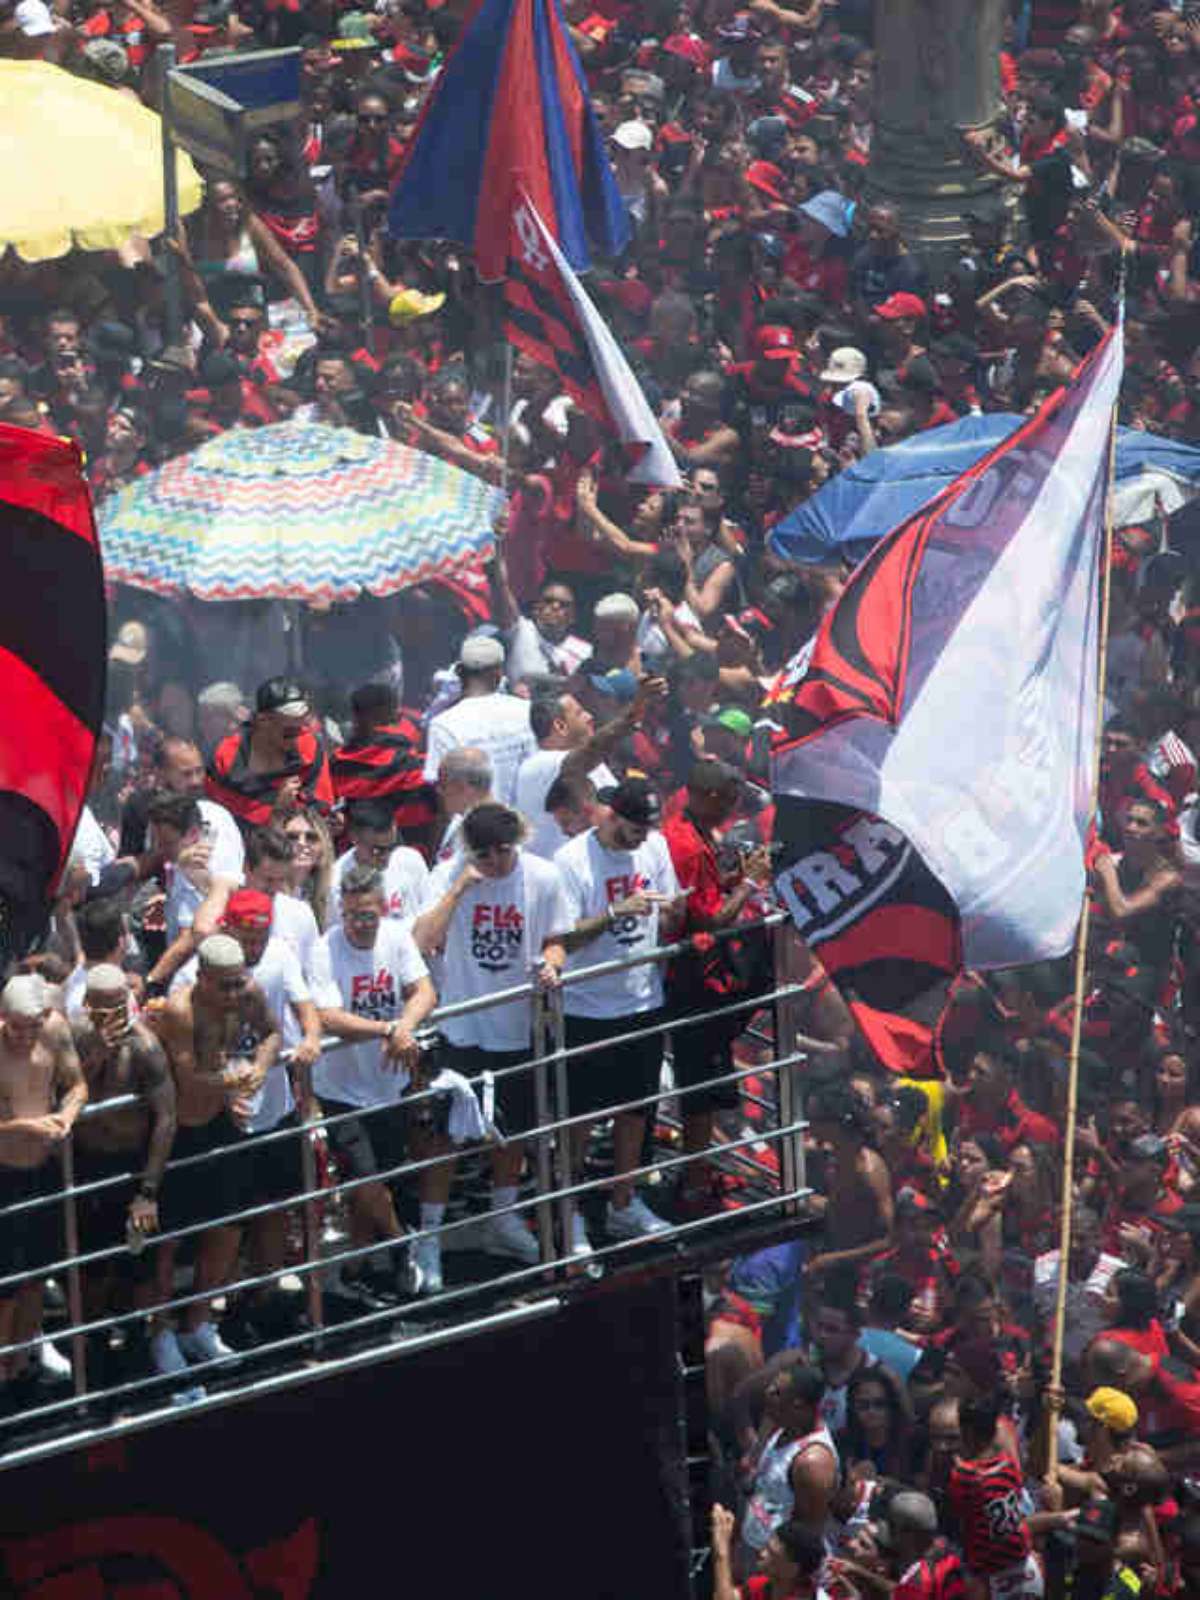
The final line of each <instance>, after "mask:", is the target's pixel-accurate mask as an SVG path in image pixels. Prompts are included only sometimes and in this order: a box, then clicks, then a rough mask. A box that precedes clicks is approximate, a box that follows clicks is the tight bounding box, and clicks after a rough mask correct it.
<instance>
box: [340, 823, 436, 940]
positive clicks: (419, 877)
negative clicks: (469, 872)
mask: <svg viewBox="0 0 1200 1600" xmlns="http://www.w3.org/2000/svg"><path fill="white" fill-rule="evenodd" d="M346 827H347V832H348V833H349V835H350V848H349V850H347V851H345V852H344V853H343V854H342V855H340V856H339V857H338V858H337V860H336V861H335V862H334V865H333V881H332V882H331V883H330V885H329V921H330V922H331V923H332V922H335V921H336V920H337V918H338V917H339V916H340V915H341V902H342V884H343V882H344V881H345V879H346V876H347V874H348V873H349V872H351V871H352V870H353V869H354V868H355V867H367V868H370V869H371V870H373V871H375V872H378V873H379V874H380V876H381V878H382V880H383V895H384V902H385V904H386V907H387V915H388V916H389V917H399V918H401V919H402V920H405V921H409V922H411V921H412V919H413V917H415V916H416V914H417V912H418V911H419V910H420V909H421V902H422V899H423V897H424V894H425V882H426V879H427V878H428V877H429V869H428V868H427V867H426V865H425V862H424V860H423V859H422V857H421V854H420V852H419V851H417V850H413V849H411V848H410V847H409V846H408V845H405V844H401V842H400V835H399V833H398V832H397V829H396V823H395V817H394V813H393V810H392V807H391V805H390V804H389V803H388V802H387V801H386V800H352V801H351V802H350V804H349V805H348V806H347V808H346Z"/></svg>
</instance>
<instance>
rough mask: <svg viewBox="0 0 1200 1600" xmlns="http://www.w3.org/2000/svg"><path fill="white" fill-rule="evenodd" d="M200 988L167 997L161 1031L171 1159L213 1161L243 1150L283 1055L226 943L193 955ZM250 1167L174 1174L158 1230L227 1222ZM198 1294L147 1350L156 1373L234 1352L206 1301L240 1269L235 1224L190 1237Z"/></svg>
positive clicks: (163, 1273) (161, 1266)
mask: <svg viewBox="0 0 1200 1600" xmlns="http://www.w3.org/2000/svg"><path fill="white" fill-rule="evenodd" d="M198 954H199V964H198V966H197V969H196V981H195V982H194V983H189V984H185V985H183V986H182V987H181V988H178V989H176V990H175V991H174V993H172V994H171V995H170V997H169V998H168V1000H167V1002H166V1005H165V1007H164V1008H163V1010H162V1012H161V1014H160V1017H159V1021H158V1035H159V1039H160V1041H161V1043H162V1046H163V1049H164V1050H165V1051H166V1053H167V1060H168V1062H169V1063H170V1067H171V1073H172V1076H173V1077H174V1080H175V1095H176V1109H177V1117H178V1131H177V1133H176V1136H175V1148H174V1156H175V1158H176V1160H181V1159H183V1158H184V1157H188V1156H200V1155H211V1154H212V1153H213V1152H214V1151H220V1150H224V1149H229V1148H230V1147H235V1148H242V1147H243V1142H244V1140H245V1138H246V1134H247V1131H248V1127H249V1123H250V1121H251V1119H252V1117H253V1112H254V1107H255V1104H256V1101H257V1097H258V1095H259V1093H260V1091H261V1090H262V1088H263V1086H264V1085H265V1084H266V1082H267V1078H268V1075H269V1074H270V1071H271V1068H272V1067H273V1066H274V1065H275V1060H276V1057H277V1056H278V1054H279V1049H280V1043H281V1035H280V1030H279V1026H278V1024H277V1023H276V1021H275V1019H274V1018H273V1017H272V1016H271V1012H270V1009H269V1007H268V1005H267V1002H266V998H265V997H264V995H263V992H262V990H261V989H260V988H259V987H258V986H257V984H255V983H252V982H251V981H250V976H249V973H248V972H247V969H246V957H245V954H244V953H243V951H242V947H241V945H240V944H238V942H237V941H236V940H235V939H232V938H230V936H229V935H228V934H225V933H217V934H212V935H210V936H209V937H208V938H207V939H205V940H204V942H203V943H202V944H201V946H200V949H199V952H198ZM251 1177H252V1172H251V1163H250V1162H248V1161H246V1160H244V1159H242V1158H241V1157H240V1156H224V1155H219V1156H216V1157H215V1158H214V1159H213V1160H210V1161H204V1162H200V1163H197V1164H195V1165H190V1166H185V1167H182V1168H178V1169H173V1170H172V1171H170V1172H169V1173H168V1175H167V1181H166V1184H165V1185H164V1190H163V1225H164V1227H165V1228H166V1229H168V1230H171V1231H173V1230H175V1229H180V1228H195V1227H196V1226H197V1225H199V1224H202V1223H206V1222H212V1221H214V1220H215V1219H216V1218H218V1217H223V1216H232V1215H234V1214H235V1213H237V1212H240V1211H242V1210H244V1209H245V1208H246V1207H247V1206H249V1205H251V1204H253V1203H254V1201H255V1198H256V1196H255V1193H254V1188H253V1185H252V1183H251ZM194 1237H195V1239H196V1269H195V1283H194V1288H195V1291H196V1293H197V1294H200V1295H202V1296H205V1298H202V1299H199V1300H196V1301H193V1302H192V1304H191V1305H188V1306H186V1307H185V1308H184V1309H183V1310H182V1312H181V1314H180V1323H181V1328H180V1331H179V1333H178V1335H176V1333H175V1332H174V1331H173V1330H172V1329H171V1328H170V1326H169V1325H166V1324H164V1325H162V1326H160V1327H159V1329H158V1331H157V1332H156V1333H155V1335H154V1337H153V1338H152V1340H151V1345H150V1348H151V1354H152V1356H153V1359H154V1365H155V1367H156V1368H157V1369H158V1371H159V1372H166V1373H170V1372H182V1371H183V1370H184V1369H185V1367H186V1366H187V1363H188V1362H189V1361H195V1362H203V1361H213V1360H217V1359H219V1358H221V1357H225V1356H229V1355H231V1354H232V1353H233V1352H232V1351H231V1350H230V1348H229V1346H228V1345H227V1344H226V1343H225V1341H224V1340H223V1339H222V1338H221V1335H220V1334H219V1333H218V1331H217V1328H216V1325H215V1323H214V1322H213V1320H212V1310H211V1299H210V1298H209V1297H211V1296H212V1295H213V1294H215V1293H216V1292H217V1291H218V1290H219V1289H220V1287H221V1285H222V1284H225V1283H228V1282H229V1280H230V1278H231V1277H232V1276H233V1273H234V1271H235V1270H236V1267H237V1259H238V1250H239V1247H240V1245H241V1238H242V1225H241V1223H240V1222H231V1223H226V1224H223V1225H221V1226H217V1227H209V1228H207V1229H205V1230H204V1231H202V1232H200V1233H198V1234H196V1235H194ZM175 1252H176V1244H175V1242H174V1241H173V1240H172V1241H170V1242H168V1243H166V1244H164V1245H163V1246H162V1247H161V1249H160V1251H159V1257H158V1264H157V1270H158V1291H159V1298H160V1300H163V1301H168V1300H171V1299H172V1298H173V1295H174V1268H175Z"/></svg>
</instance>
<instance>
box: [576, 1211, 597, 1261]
mask: <svg viewBox="0 0 1200 1600" xmlns="http://www.w3.org/2000/svg"><path fill="white" fill-rule="evenodd" d="M593 1253H594V1252H593V1250H592V1241H591V1240H590V1239H589V1238H588V1236H587V1227H586V1226H585V1224H584V1220H583V1214H582V1212H579V1211H575V1210H572V1212H571V1254H572V1255H573V1256H590V1255H592V1254H593Z"/></svg>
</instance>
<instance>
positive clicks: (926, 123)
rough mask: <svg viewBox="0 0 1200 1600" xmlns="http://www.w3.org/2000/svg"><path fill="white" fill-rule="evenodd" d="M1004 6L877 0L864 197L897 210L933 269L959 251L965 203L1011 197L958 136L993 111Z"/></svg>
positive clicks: (997, 101) (988, 120)
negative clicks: (872, 115) (872, 125)
mask: <svg viewBox="0 0 1200 1600" xmlns="http://www.w3.org/2000/svg"><path fill="white" fill-rule="evenodd" d="M1005 10H1006V6H1005V0H875V58H876V82H875V105H876V112H875V132H874V137H873V140H872V146H871V164H870V168H869V170H868V176H867V198H868V200H889V201H891V202H892V203H893V204H894V205H895V206H896V207H897V208H898V209H899V211H900V215H901V218H902V220H903V230H904V239H905V242H906V243H907V244H908V246H909V248H910V249H912V250H916V251H919V252H920V253H921V254H922V255H923V256H924V257H925V259H926V260H927V262H928V263H929V267H930V270H931V272H933V273H934V274H935V275H936V274H937V273H938V272H939V271H941V270H944V268H945V267H946V266H947V265H949V264H950V262H952V261H953V260H954V259H955V258H956V256H957V255H958V254H960V253H961V247H962V245H963V244H964V243H965V241H966V239H967V224H966V221H965V217H964V213H965V212H966V211H968V210H971V209H972V208H973V207H975V206H978V205H985V206H997V205H1004V206H1005V207H1006V208H1007V207H1011V206H1012V205H1013V203H1014V200H1015V195H1014V194H1013V193H1012V187H1013V186H1012V185H1006V184H1004V183H1003V182H1002V181H1001V180H1000V179H998V178H996V177H994V176H993V175H992V174H991V173H988V172H984V171H983V170H982V169H981V168H980V167H979V166H977V165H976V163H975V162H974V161H973V160H972V158H971V156H970V153H969V151H967V150H966V149H965V148H964V146H963V142H962V137H961V130H962V129H963V128H988V127H991V126H992V125H993V124H994V123H995V121H996V119H997V117H998V116H999V114H1000V111H1001V94H1000V64H999V51H1000V42H1001V28H1002V25H1003V21H1004V15H1005Z"/></svg>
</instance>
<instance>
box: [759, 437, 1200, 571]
mask: <svg viewBox="0 0 1200 1600" xmlns="http://www.w3.org/2000/svg"><path fill="white" fill-rule="evenodd" d="M1024 421H1026V418H1024V417H1020V416H1016V415H1014V414H1013V413H1011V412H1006V411H994V412H990V413H989V414H987V415H986V416H981V417H961V418H960V419H959V420H958V421H957V422H950V423H947V424H946V426H945V427H943V428H930V429H929V430H928V432H926V433H918V434H915V435H914V436H913V437H912V438H911V439H905V440H904V441H903V442H902V443H900V444H894V445H889V446H887V448H886V449H883V450H873V451H872V452H871V454H870V455H869V456H864V458H863V459H862V460H861V461H856V462H855V463H854V464H853V466H849V467H847V468H846V469H845V471H844V472H839V473H838V475H837V477H836V478H831V479H830V480H829V482H828V483H827V484H825V485H824V487H823V488H821V489H818V491H817V493H816V494H814V495H813V496H812V497H811V498H810V499H808V500H805V501H803V503H802V504H800V505H798V506H797V507H796V508H795V510H793V511H790V512H789V513H788V514H787V516H786V517H784V518H783V520H782V521H781V522H780V523H779V524H778V525H777V526H776V527H775V528H774V529H773V530H772V533H771V547H772V549H773V550H774V551H775V553H776V555H779V556H783V557H784V558H785V559H786V560H788V561H797V562H800V563H804V564H811V563H815V562H821V561H836V560H847V561H851V562H857V561H861V560H862V558H863V556H865V555H866V553H867V551H868V550H870V549H871V547H872V545H874V544H875V542H876V541H877V540H878V539H880V538H882V537H883V535H884V534H885V533H888V532H890V531H891V529H892V528H894V527H896V526H897V525H898V524H899V523H901V522H903V521H904V519H905V518H906V517H909V516H911V515H912V513H913V512H914V511H918V510H920V508H921V507H922V506H923V505H926V504H927V503H928V502H929V501H930V500H932V499H933V498H934V496H935V495H938V494H940V493H941V491H942V490H943V489H945V488H946V487H947V485H948V484H951V483H953V481H954V479H955V478H957V477H958V476H959V475H960V474H961V473H963V472H965V471H966V470H967V469H968V468H969V467H971V466H973V465H974V464H975V462H976V461H978V460H980V459H981V458H982V457H983V456H985V455H986V454H987V453H988V451H989V450H992V449H994V448H995V446H996V445H998V444H999V443H1000V441H1001V440H1002V439H1004V438H1007V436H1008V435H1009V434H1010V433H1011V432H1012V431H1013V429H1014V428H1018V427H1020V425H1021V424H1022V423H1023V422H1024ZM1116 479H1117V495H1116V499H1117V520H1118V524H1124V523H1128V522H1135V521H1138V520H1140V519H1141V518H1142V517H1145V516H1147V515H1149V513H1150V510H1151V509H1152V507H1153V500H1154V492H1155V490H1156V489H1158V490H1159V491H1160V492H1161V493H1163V495H1164V499H1166V501H1167V506H1166V509H1167V510H1168V511H1173V510H1174V509H1175V508H1176V506H1178V505H1182V504H1183V502H1184V501H1185V500H1186V499H1187V498H1188V496H1187V493H1186V491H1185V489H1184V488H1182V487H1181V485H1189V484H1200V449H1196V448H1195V447H1193V446H1191V445H1185V444H1178V443H1176V441H1175V440H1173V439H1164V438H1163V437H1161V435H1159V434H1155V433H1143V432H1141V431H1139V430H1138V429H1136V428H1118V429H1117V470H1116ZM1140 490H1141V491H1144V492H1139V491H1140Z"/></svg>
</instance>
